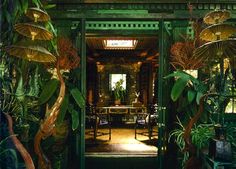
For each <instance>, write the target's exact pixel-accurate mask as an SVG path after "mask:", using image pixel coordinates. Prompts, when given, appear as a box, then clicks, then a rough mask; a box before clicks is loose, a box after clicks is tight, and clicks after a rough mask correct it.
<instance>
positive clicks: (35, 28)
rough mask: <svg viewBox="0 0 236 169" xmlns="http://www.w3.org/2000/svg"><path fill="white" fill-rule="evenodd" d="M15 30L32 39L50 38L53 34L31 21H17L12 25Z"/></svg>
mask: <svg viewBox="0 0 236 169" xmlns="http://www.w3.org/2000/svg"><path fill="white" fill-rule="evenodd" d="M14 28H15V30H16V31H17V32H18V33H19V34H21V35H23V36H26V37H29V38H31V39H32V40H35V39H38V40H52V38H53V34H52V33H51V32H50V31H48V30H47V29H45V28H44V27H42V26H39V25H35V24H31V23H18V24H16V25H15V26H14Z"/></svg>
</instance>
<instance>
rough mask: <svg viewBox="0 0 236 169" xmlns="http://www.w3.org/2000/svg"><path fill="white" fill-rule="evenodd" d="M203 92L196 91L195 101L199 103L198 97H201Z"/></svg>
mask: <svg viewBox="0 0 236 169" xmlns="http://www.w3.org/2000/svg"><path fill="white" fill-rule="evenodd" d="M202 95H203V93H202V92H197V97H196V102H197V104H199V102H200V98H201V97H202Z"/></svg>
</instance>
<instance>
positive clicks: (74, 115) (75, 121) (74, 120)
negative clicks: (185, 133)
mask: <svg viewBox="0 0 236 169" xmlns="http://www.w3.org/2000/svg"><path fill="white" fill-rule="evenodd" d="M68 110H69V112H70V114H71V120H72V130H76V129H77V128H78V126H79V112H77V111H76V110H75V109H73V106H69V107H68Z"/></svg>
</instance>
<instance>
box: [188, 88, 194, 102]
mask: <svg viewBox="0 0 236 169" xmlns="http://www.w3.org/2000/svg"><path fill="white" fill-rule="evenodd" d="M195 96H196V92H195V91H193V90H189V91H188V102H189V103H191V102H192V101H193V100H194V98H195Z"/></svg>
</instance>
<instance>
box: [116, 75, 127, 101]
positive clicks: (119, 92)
mask: <svg viewBox="0 0 236 169" xmlns="http://www.w3.org/2000/svg"><path fill="white" fill-rule="evenodd" d="M123 82H124V80H123V79H120V80H119V81H117V82H116V83H115V86H114V88H113V89H114V97H115V100H119V99H120V100H121V99H123V98H124V93H125V89H124V88H123V86H122V84H123Z"/></svg>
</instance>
